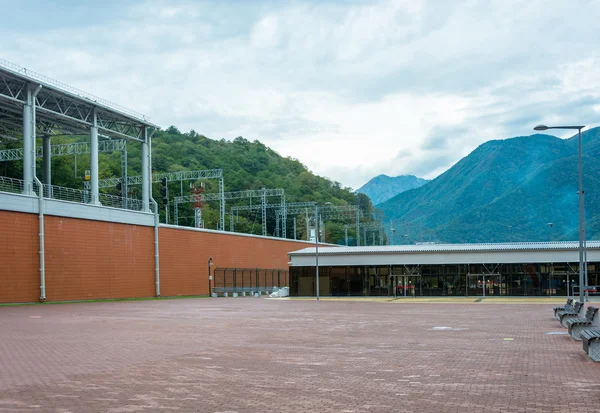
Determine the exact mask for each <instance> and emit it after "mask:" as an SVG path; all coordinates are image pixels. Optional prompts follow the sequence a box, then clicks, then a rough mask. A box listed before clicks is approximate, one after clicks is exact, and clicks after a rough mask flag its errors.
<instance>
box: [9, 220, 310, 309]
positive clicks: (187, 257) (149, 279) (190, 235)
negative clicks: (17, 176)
mask: <svg viewBox="0 0 600 413" xmlns="http://www.w3.org/2000/svg"><path fill="white" fill-rule="evenodd" d="M0 240H1V242H2V246H1V248H0V303H7V302H8V303H10V302H33V301H38V300H39V297H40V289H39V282H40V276H39V253H38V250H39V238H38V216H37V215H36V214H26V213H19V212H9V211H0ZM159 241H160V274H161V295H162V296H176V295H200V294H208V265H207V264H208V259H209V258H210V257H212V258H213V263H214V266H213V267H212V268H213V270H214V269H215V268H261V269H273V268H279V269H288V264H287V262H288V256H287V253H288V252H290V251H294V250H298V249H301V248H304V247H305V246H306V244H304V243H301V242H295V241H283V240H278V239H264V238H258V237H246V236H239V235H232V234H219V233H214V232H203V231H190V230H184V229H174V228H160V229H159ZM45 246H46V248H45V250H46V251H45V256H46V299H47V300H48V301H55V300H56V301H60V300H91V299H102V298H133V297H153V296H154V295H155V279H154V277H155V273H154V228H152V227H143V226H136V225H126V224H117V223H112V222H102V221H90V220H84V219H75V218H64V217H56V216H46V217H45Z"/></svg>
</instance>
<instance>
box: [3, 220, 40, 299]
mask: <svg viewBox="0 0 600 413" xmlns="http://www.w3.org/2000/svg"><path fill="white" fill-rule="evenodd" d="M39 245H40V244H39V238H38V216H37V215H35V214H24V213H21V212H9V211H0V303H14V302H31V301H37V300H38V299H39V297H40V276H39V270H38V269H39V262H40V261H39V253H38V251H39Z"/></svg>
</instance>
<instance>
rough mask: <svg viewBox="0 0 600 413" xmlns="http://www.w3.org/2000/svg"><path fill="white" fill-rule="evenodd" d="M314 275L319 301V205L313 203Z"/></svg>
mask: <svg viewBox="0 0 600 413" xmlns="http://www.w3.org/2000/svg"><path fill="white" fill-rule="evenodd" d="M315 275H316V280H317V289H316V293H317V301H319V206H318V205H315Z"/></svg>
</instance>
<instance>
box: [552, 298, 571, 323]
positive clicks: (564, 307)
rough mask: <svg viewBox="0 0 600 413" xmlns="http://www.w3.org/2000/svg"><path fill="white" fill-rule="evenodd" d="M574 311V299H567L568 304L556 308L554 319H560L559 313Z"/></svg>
mask: <svg viewBox="0 0 600 413" xmlns="http://www.w3.org/2000/svg"><path fill="white" fill-rule="evenodd" d="M572 309H573V299H572V298H567V303H566V304H565V305H557V306H556V307H554V318H556V319H557V320H559V318H558V312H559V311H565V310H566V311H569V310H572Z"/></svg>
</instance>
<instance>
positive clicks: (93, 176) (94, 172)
mask: <svg viewBox="0 0 600 413" xmlns="http://www.w3.org/2000/svg"><path fill="white" fill-rule="evenodd" d="M97 120H98V119H97V115H96V108H94V109H93V110H92V126H91V127H90V187H91V190H92V192H91V201H90V202H91V203H92V204H94V205H99V204H100V194H99V192H98V123H97Z"/></svg>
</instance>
